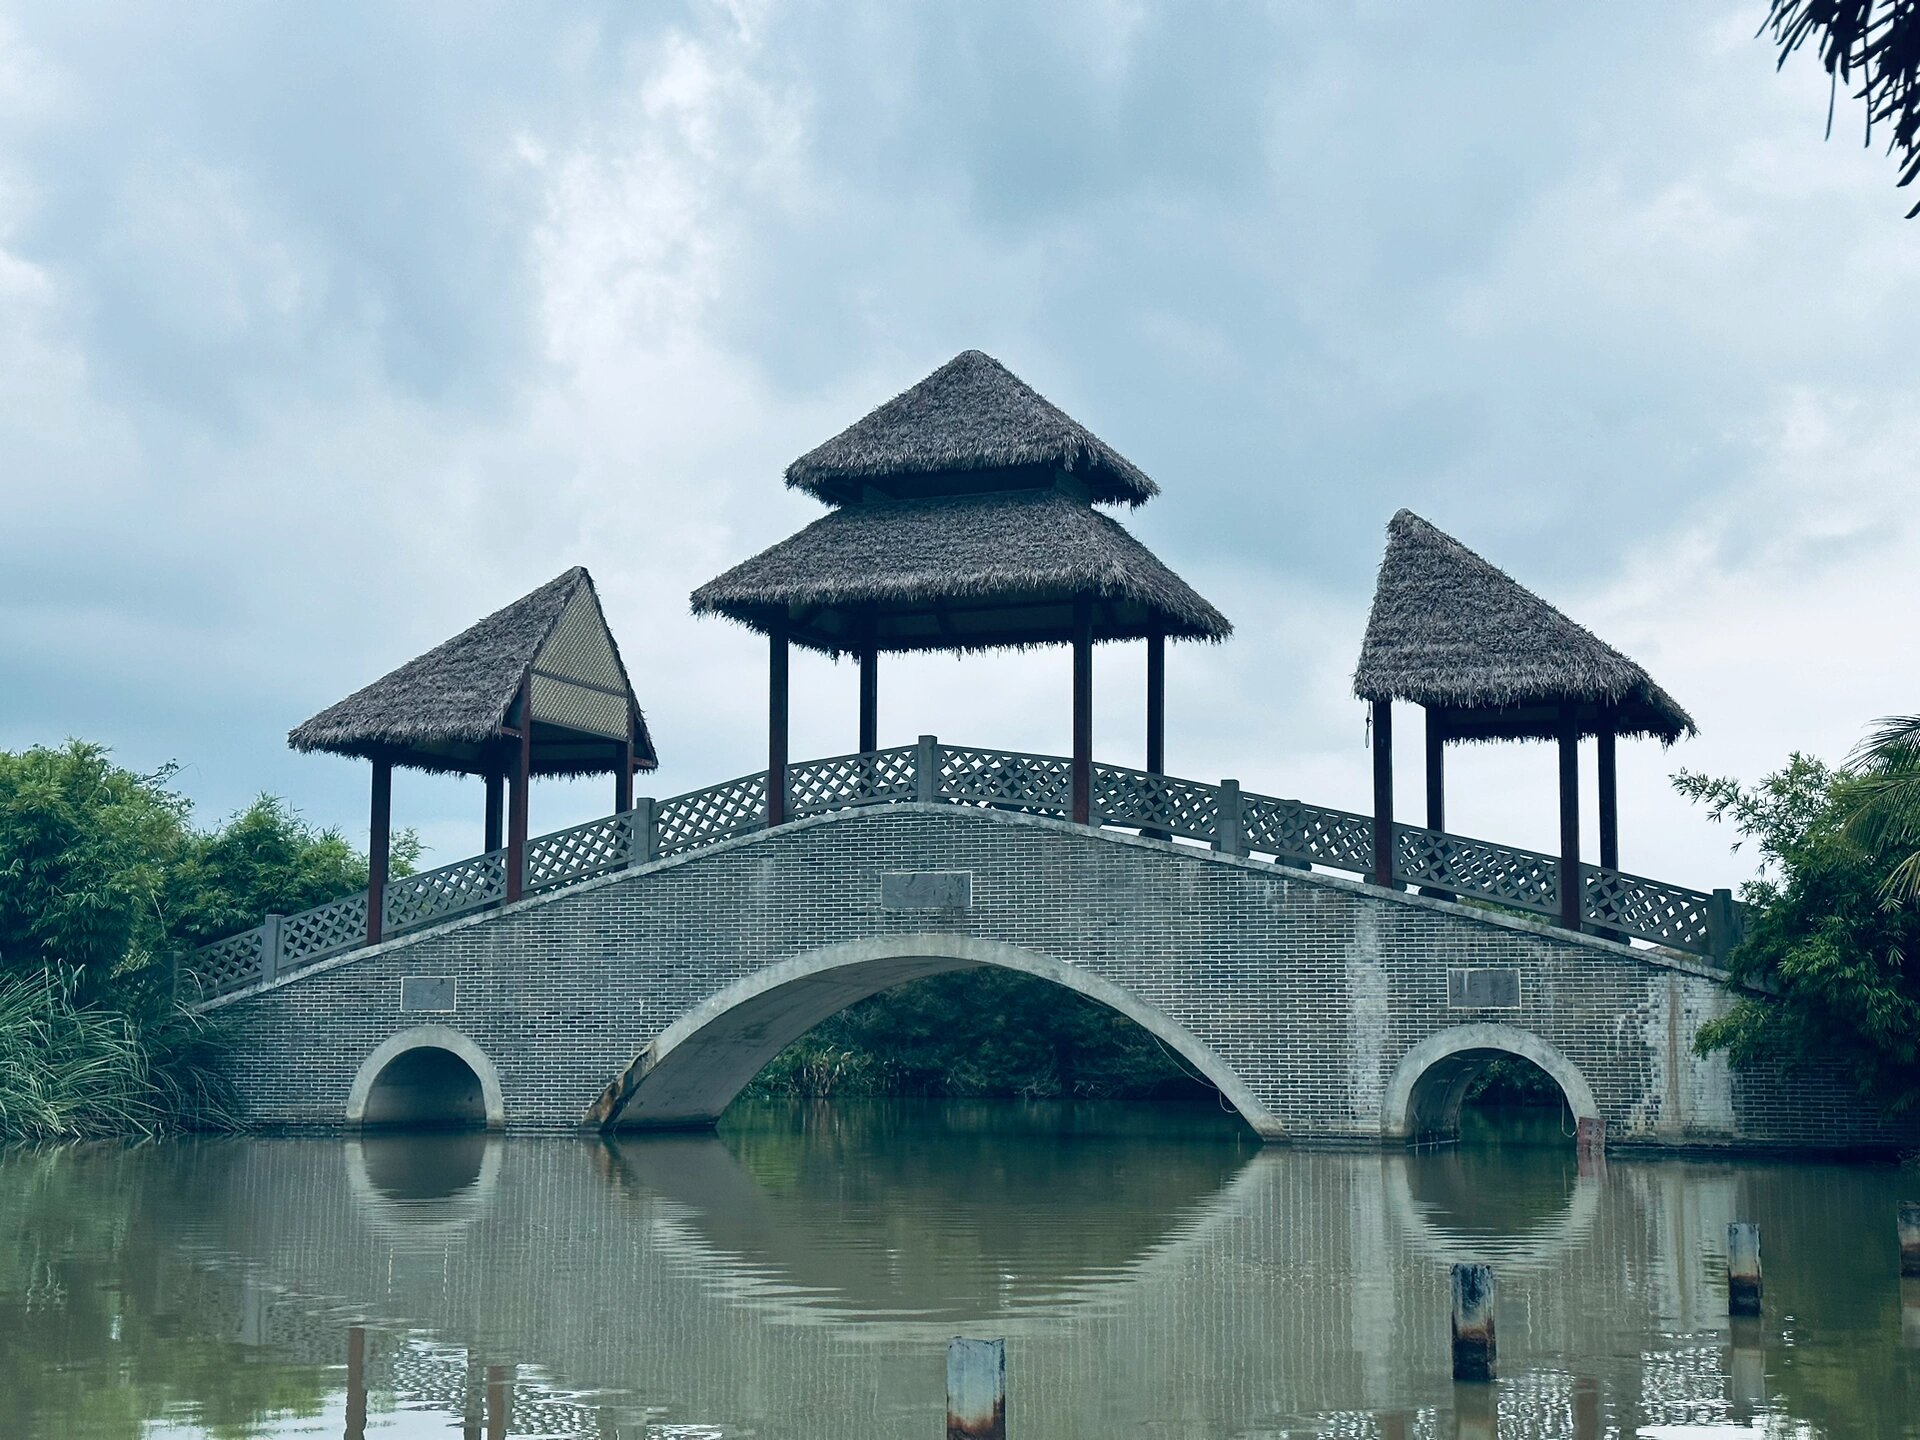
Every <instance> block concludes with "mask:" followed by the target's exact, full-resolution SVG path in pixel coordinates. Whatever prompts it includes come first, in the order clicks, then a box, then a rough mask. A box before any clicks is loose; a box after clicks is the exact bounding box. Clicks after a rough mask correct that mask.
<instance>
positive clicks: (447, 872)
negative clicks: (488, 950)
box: [361, 850, 507, 939]
mask: <svg viewBox="0 0 1920 1440" xmlns="http://www.w3.org/2000/svg"><path fill="white" fill-rule="evenodd" d="M506 895H507V853H506V851H504V850H495V851H494V852H493V853H492V854H490V855H476V856H474V858H473V859H471V860H461V861H458V862H457V863H455V864H452V865H442V866H441V867H440V868H439V869H438V870H423V871H422V872H421V873H420V874H418V875H407V876H404V877H402V878H401V879H398V880H389V881H388V882H387V891H386V896H385V904H384V905H383V907H382V909H381V912H380V913H381V920H380V924H381V928H382V930H383V931H384V932H385V933H386V934H388V935H397V934H399V933H400V932H401V931H403V930H416V929H418V928H419V927H420V926H422V925H432V924H435V923H437V922H438V921H441V920H448V919H451V918H452V917H454V916H455V915H464V914H466V913H467V912H468V911H469V910H479V909H483V908H484V907H486V906H488V905H497V904H498V903H499V902H500V901H502V900H504V899H505V898H506ZM361 938H363V939H364V938H365V931H364V930H363V931H362V932H361Z"/></svg>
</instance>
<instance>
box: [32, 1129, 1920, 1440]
mask: <svg viewBox="0 0 1920 1440" xmlns="http://www.w3.org/2000/svg"><path fill="white" fill-rule="evenodd" d="M1057 1128H1063V1129H1064V1130H1065V1131H1066V1132H1067V1133H1066V1134H1065V1136H1064V1138H1060V1137H1058V1136H1056V1135H1054V1134H1053V1133H1052V1131H1053V1130H1055V1129H1057ZM1901 1183H1902V1182H1901V1180H1900V1177H1899V1175H1898V1172H1895V1171H1891V1170H1864V1169H1840V1168H1835V1167H1791V1166H1776V1165H1752V1164H1749V1165H1739V1164H1732V1163H1718V1162H1715V1163H1707V1162H1686V1161H1667V1162H1659V1163H1644V1162H1635V1163H1621V1162H1618V1161H1616V1162H1615V1163H1614V1164H1613V1165H1611V1166H1610V1167H1608V1168H1607V1171H1606V1172H1605V1173H1604V1174H1603V1175H1599V1176H1591V1175H1589V1176H1583V1175H1580V1174H1578V1173H1576V1170H1575V1167H1574V1161H1573V1156H1572V1153H1571V1150H1570V1148H1569V1147H1567V1146H1564V1145H1559V1146H1555V1147H1551V1148H1547V1149H1544V1150H1542V1149H1539V1148H1537V1147H1519V1148H1515V1147H1512V1146H1502V1147H1499V1148H1495V1149H1484V1148H1483V1149H1475V1148H1472V1147H1466V1148H1458V1149H1449V1150H1446V1151H1435V1152H1421V1153H1416V1154H1380V1153H1373V1152H1345V1153H1340V1152H1308V1151H1299V1152H1290V1151H1287V1150H1285V1149H1278V1148H1275V1149H1268V1150H1264V1151H1261V1150H1256V1149H1254V1148H1252V1147H1251V1146H1250V1145H1249V1144H1247V1143H1246V1142H1245V1141H1244V1140H1243V1139H1241V1138H1239V1136H1238V1133H1237V1131H1236V1130H1235V1129H1234V1127H1233V1126H1232V1125H1231V1124H1230V1123H1229V1124H1228V1125H1226V1126H1225V1127H1223V1128H1221V1129H1218V1130H1215V1129H1213V1128H1211V1122H1210V1121H1209V1120H1208V1118H1207V1117H1206V1116H1205V1115H1204V1114H1202V1113H1200V1112H1193V1111H1171V1112H1158V1113H1157V1114H1156V1116H1155V1117H1154V1119H1153V1120H1152V1121H1151V1122H1147V1121H1145V1120H1143V1119H1140V1118H1137V1117H1136V1118H1135V1119H1132V1120H1129V1121H1126V1122H1124V1123H1116V1114H1115V1112H1112V1111H1101V1110H1098V1109H1086V1110H1079V1111H1055V1112H1049V1111H1047V1110H1044V1109H1033V1110H1028V1111H1025V1112H1012V1113H1009V1112H1005V1111H995V1110H993V1109H980V1108H977V1107H976V1108H974V1109H965V1108H954V1109H936V1110H928V1109H926V1108H924V1107H922V1108H919V1109H913V1108H906V1107H887V1106H863V1107H841V1108H839V1109H834V1110H826V1111H816V1112H810V1113H809V1112H798V1111H791V1110H784V1109H783V1110H780V1111H777V1112H762V1113H760V1114H757V1115H748V1116H746V1117H745V1122H744V1124H743V1125H742V1126H741V1127H740V1128H737V1129H734V1130H732V1131H730V1132H729V1133H726V1134H723V1135H722V1136H721V1137H720V1138H718V1139H715V1138H713V1137H703V1138H671V1139H664V1140H629V1141H623V1142H621V1143H619V1144H616V1145H611V1146H603V1145H600V1144H598V1143H594V1142H584V1141H574V1140H554V1141H547V1142H540V1141H522V1140H513V1141H503V1140H500V1139H498V1138H488V1137H484V1136H480V1135H446V1136H434V1137H419V1138H413V1139H409V1138H407V1137H402V1136H381V1137H376V1138H369V1139H368V1140H364V1141H360V1142H337V1141H317V1140H316V1141H303V1140H274V1141H262V1140H248V1141H205V1142H196V1143H186V1144H174V1145H165V1146H152V1147H145V1148H142V1149H136V1150H129V1151H117V1150H116V1151H106V1150H95V1151H67V1152H57V1153H49V1154H40V1155H18V1154H16V1155H13V1156H9V1157H5V1158H0V1223H4V1224H6V1225H7V1226H8V1231H9V1233H11V1234H17V1235H21V1236H24V1237H25V1240H24V1243H23V1244H22V1245H21V1246H19V1247H18V1251H17V1253H15V1254H11V1255H7V1254H4V1253H0V1397H3V1398H4V1400H5V1402H6V1404H5V1410H4V1413H6V1414H7V1415H8V1416H9V1418H10V1420H11V1422H12V1424H13V1427H14V1428H13V1429H10V1430H5V1433H7V1434H16V1433H17V1434H22V1435H29V1436H39V1435H47V1436H55V1435H58V1436H75V1437H82V1440H97V1437H114V1440H119V1437H122V1436H125V1437H127V1440H134V1437H137V1436H142V1435H143V1434H147V1433H155V1432H152V1430H151V1422H159V1423H160V1424H161V1425H162V1427H163V1428H162V1429H161V1430H160V1431H159V1432H157V1433H163V1434H199V1433H212V1432H214V1431H216V1430H217V1431H219V1432H220V1433H231V1434H236V1435H241V1434H255V1435H268V1436H280V1435H293V1434H330V1435H354V1434H362V1433H363V1434H364V1435H365V1436H368V1437H374V1436H380V1435H398V1434H432V1433H445V1432H446V1431H447V1430H449V1429H450V1430H452V1431H455V1432H464V1433H466V1434H470V1435H474V1436H478V1435H480V1434H484V1433H498V1434H501V1435H505V1434H514V1435H520V1434H527V1435H533V1434H541V1435H580V1436H589V1435H590V1436H596V1437H605V1436H640V1435H645V1436H650V1437H663V1436H666V1435H688V1434H711V1435H716V1436H733V1435H745V1434H757V1435H776V1434H777V1435H796V1436H822V1437H825V1436H833V1437H836V1440H843V1437H866V1436H897V1435H911V1434H932V1433H937V1432H938V1426H939V1413H940V1405H941V1399H942V1388H941V1387H942V1374H943V1354H942V1346H943V1344H944V1341H945V1338H946V1337H947V1336H948V1335H951V1334H953V1333H956V1332H962V1331H964V1332H967V1333H979V1334H1004V1335H1006V1336H1007V1337H1008V1339H1009V1352H1010V1353H1009V1371H1010V1382H1009V1384H1010V1414H1011V1420H1010V1424H1011V1427H1012V1433H1013V1434H1014V1435H1015V1437H1016V1440H1051V1437H1068V1436H1082V1435H1085V1436H1094V1435H1099V1436H1107V1435H1111V1434H1115V1433H1119V1434H1135V1435H1146V1436H1175V1435H1178V1436H1187V1435H1207V1436H1239V1435H1246V1436H1253V1435H1263V1436H1264V1435H1272V1434H1276V1433H1298V1434H1328V1435H1341V1436H1392V1435H1406V1436H1421V1437H1429V1436H1439V1435H1453V1434H1495V1433H1497V1434H1499V1435H1505V1436H1520V1435H1527V1436H1532V1435H1568V1434H1572V1435H1576V1436H1583V1437H1584V1436H1600V1435H1634V1434H1637V1433H1639V1432H1640V1431H1641V1430H1642V1429H1644V1428H1647V1427H1663V1426H1700V1425H1712V1426H1735V1427H1744V1425H1745V1424H1746V1422H1748V1421H1751V1422H1753V1423H1754V1424H1757V1425H1761V1426H1765V1425H1768V1424H1774V1425H1778V1424H1781V1423H1784V1422H1787V1421H1804V1422H1806V1424H1807V1425H1809V1426H1810V1427H1812V1431H1813V1432H1815V1433H1827V1434H1833V1435H1893V1436H1899V1435H1915V1434H1920V1430H1916V1428H1915V1423H1916V1422H1915V1420H1914V1418H1913V1417H1914V1416H1915V1415H1916V1414H1920V1405H1916V1404H1915V1401H1916V1400H1920V1395H1916V1393H1915V1383H1914V1382H1915V1378H1916V1375H1920V1350H1916V1349H1915V1348H1914V1340H1913V1337H1914V1335H1915V1333H1916V1331H1917V1330H1920V1325H1917V1324H1916V1322H1915V1321H1914V1319H1913V1318H1912V1317H1913V1315H1914V1314H1915V1312H1916V1311H1920V1301H1917V1299H1916V1295H1915V1292H1914V1290H1913V1288H1912V1282H1909V1284H1908V1286H1906V1287H1903V1286H1901V1285H1900V1284H1899V1282H1898V1281H1897V1279H1896V1276H1895V1271H1894V1261H1893V1252H1892V1226H1893V1215H1894V1208H1895V1204H1896V1202H1897V1200H1898V1199H1899V1198H1900V1194H1899V1191H1900V1186H1901ZM1736 1217H1737V1218H1741V1219H1751V1220H1754V1221H1756V1222H1757V1223H1759V1224H1760V1225H1761V1226H1762V1228H1763V1230H1764V1232H1765V1234H1766V1237H1767V1239H1766V1246H1767V1250H1766V1254H1767V1267H1768V1268H1767V1295H1768V1313H1767V1315H1766V1316H1765V1317H1763V1319H1762V1321H1761V1322H1760V1323H1759V1325H1758V1326H1757V1327H1754V1328H1752V1329H1748V1330H1743V1331H1737V1332H1736V1331H1733V1330H1731V1329H1730V1328H1729V1326H1728V1324H1727V1321H1726V1319H1725V1308H1726V1299H1725V1290H1724V1265H1723V1257H1722V1255H1721V1252H1720V1248H1719V1247H1720V1246H1722V1245H1723V1244H1724V1236H1725V1226H1726V1223H1727V1221H1728V1220H1730V1219H1732V1218H1736ZM1874 1236H1880V1237H1881V1238H1882V1239H1884V1240H1885V1242H1886V1243H1885V1244H1874V1243H1871V1239H1872V1237H1874ZM1469 1253H1470V1254H1471V1255H1472V1256H1473V1258H1492V1259H1493V1261H1494V1263H1495V1264H1496V1266H1497V1267H1498V1273H1499V1286H1500V1305H1499V1333H1500V1352H1501V1375H1502V1379H1501V1380H1500V1382H1499V1383H1498V1384H1497V1385H1495V1386H1493V1387H1485V1388H1483V1389H1481V1390H1478V1391H1474V1392H1472V1393H1464V1392H1456V1390H1455V1387H1453V1386H1452V1385H1451V1383H1450V1380H1449V1378H1448V1375H1447V1369H1446V1366H1447V1354H1446V1287H1445V1268H1444V1267H1445V1264H1446V1262H1447V1260H1448V1259H1449V1258H1459V1257H1462V1256H1464V1255H1466V1254H1469ZM0 1429H4V1427H0ZM1734 1433H1739V1432H1738V1431H1736V1432H1734Z"/></svg>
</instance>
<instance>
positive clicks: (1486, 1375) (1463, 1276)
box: [1453, 1265, 1496, 1383]
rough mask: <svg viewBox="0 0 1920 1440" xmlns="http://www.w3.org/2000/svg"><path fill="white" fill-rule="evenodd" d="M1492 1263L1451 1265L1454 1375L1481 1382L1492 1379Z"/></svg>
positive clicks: (1457, 1377) (1462, 1378) (1457, 1378)
mask: <svg viewBox="0 0 1920 1440" xmlns="http://www.w3.org/2000/svg"><path fill="white" fill-rule="evenodd" d="M1495 1358H1496V1357H1495V1346H1494V1339H1493V1267H1492V1266H1491V1265H1455V1266H1454V1267H1453V1378H1454V1380H1455V1381H1456V1382H1458V1381H1465V1382H1468V1383H1480V1382H1484V1381H1488V1380H1491V1379H1493V1368H1494V1360H1495Z"/></svg>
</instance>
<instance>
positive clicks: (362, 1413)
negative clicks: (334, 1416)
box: [342, 1325, 367, 1440]
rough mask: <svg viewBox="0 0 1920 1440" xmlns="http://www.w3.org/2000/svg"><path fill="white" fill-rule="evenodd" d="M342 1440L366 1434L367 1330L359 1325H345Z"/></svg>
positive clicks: (362, 1438) (360, 1438)
mask: <svg viewBox="0 0 1920 1440" xmlns="http://www.w3.org/2000/svg"><path fill="white" fill-rule="evenodd" d="M342 1434H343V1436H344V1440H366V1434H367V1332H366V1330H365V1329H364V1328H363V1327H361V1326H359V1325H349V1326H348V1327H347V1423H346V1427H345V1429H344V1430H343V1431H342Z"/></svg>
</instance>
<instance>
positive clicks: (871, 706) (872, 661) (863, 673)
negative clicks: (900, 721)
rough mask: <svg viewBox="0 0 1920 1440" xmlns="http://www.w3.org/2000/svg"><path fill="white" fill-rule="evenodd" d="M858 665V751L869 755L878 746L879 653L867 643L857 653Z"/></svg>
mask: <svg viewBox="0 0 1920 1440" xmlns="http://www.w3.org/2000/svg"><path fill="white" fill-rule="evenodd" d="M859 665H860V753H861V754H862V755H871V754H872V753H873V752H874V751H875V750H878V749H879V748H880V655H879V652H878V651H876V650H875V649H874V648H873V646H871V645H869V646H867V648H866V649H864V650H862V651H861V652H860V655H859Z"/></svg>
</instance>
